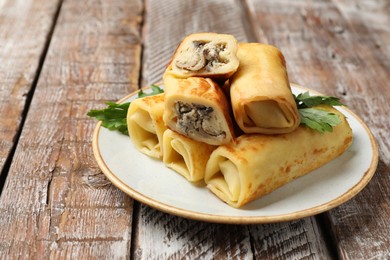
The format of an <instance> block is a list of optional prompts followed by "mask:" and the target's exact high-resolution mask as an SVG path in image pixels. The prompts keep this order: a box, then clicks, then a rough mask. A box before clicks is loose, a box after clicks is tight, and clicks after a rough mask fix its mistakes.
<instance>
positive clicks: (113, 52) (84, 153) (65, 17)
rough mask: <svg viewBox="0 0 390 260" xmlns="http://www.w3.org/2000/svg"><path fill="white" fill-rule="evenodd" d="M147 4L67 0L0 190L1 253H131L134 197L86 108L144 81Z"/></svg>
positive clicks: (58, 255)
mask: <svg viewBox="0 0 390 260" xmlns="http://www.w3.org/2000/svg"><path fill="white" fill-rule="evenodd" d="M142 10H143V9H142V3H141V2H140V1H131V2H130V1H120V0H118V1H113V2H108V1H75V0H68V1H65V2H64V3H63V5H62V8H61V11H60V15H59V18H58V21H57V23H56V26H55V30H54V33H53V36H52V39H51V43H50V46H49V50H48V53H47V56H46V59H45V61H44V64H43V68H42V72H41V74H40V77H39V81H38V83H37V87H36V90H35V93H34V97H33V99H32V102H31V106H30V110H29V113H28V115H27V118H26V121H25V124H24V128H23V132H22V134H21V136H20V139H19V143H18V146H17V149H16V152H15V156H14V158H13V162H12V165H11V167H10V171H9V173H8V178H7V182H6V183H5V186H4V190H3V193H2V196H1V198H0V255H1V256H2V257H5V258H10V259H15V258H18V257H19V256H22V257H23V258H33V259H34V258H35V259H41V258H48V257H52V258H74V259H85V258H104V259H110V258H127V257H128V256H129V255H130V251H129V248H130V244H131V222H132V206H133V201H132V200H131V199H130V198H129V197H128V196H126V195H124V194H123V193H122V192H120V191H119V190H118V189H116V188H115V187H113V186H112V185H111V184H110V183H109V182H108V181H107V180H106V179H105V177H104V176H103V174H102V173H101V172H100V170H99V169H98V168H97V165H96V163H95V160H94V158H93V155H92V148H91V136H92V132H93V129H94V127H95V124H96V122H95V121H93V120H92V119H90V118H87V116H86V113H87V111H89V110H90V109H92V108H98V107H99V106H100V107H102V106H103V103H104V102H105V101H109V100H111V101H115V100H118V99H119V98H121V97H123V96H124V95H126V94H128V93H129V92H131V91H133V90H135V89H137V88H138V73H139V70H140V59H141V42H140V39H141V36H140V25H141V19H142V17H141V14H142ZM40 15H43V16H44V15H46V14H45V13H40ZM35 26H36V25H35ZM36 44H39V42H37V43H36Z"/></svg>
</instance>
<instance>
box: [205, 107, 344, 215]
mask: <svg viewBox="0 0 390 260" xmlns="http://www.w3.org/2000/svg"><path fill="white" fill-rule="evenodd" d="M321 109H324V110H326V111H329V112H332V113H335V114H337V115H338V116H339V117H340V119H341V120H342V123H341V124H339V125H337V126H336V127H334V128H333V132H326V133H320V132H317V131H313V130H311V129H309V128H307V127H304V126H299V127H298V128H297V129H296V130H295V131H293V132H291V133H288V134H280V135H262V134H251V135H242V136H240V137H238V138H237V140H236V142H232V143H230V144H227V145H221V146H219V147H218V148H217V149H216V150H214V152H213V153H212V154H211V157H210V159H209V160H208V162H207V166H206V175H205V182H206V184H207V187H208V188H209V189H210V190H211V191H212V192H213V193H214V194H215V195H216V196H218V197H219V198H220V199H221V200H223V201H225V202H226V203H227V204H229V205H231V206H232V207H236V208H238V207H241V206H243V205H245V204H247V203H248V202H250V201H253V200H255V199H257V198H260V197H262V196H264V195H266V194H268V193H270V192H272V191H274V190H275V189H277V188H279V187H281V186H283V185H285V184H287V183H289V182H290V181H292V180H294V179H296V178H298V177H300V176H303V175H305V174H307V173H309V172H311V171H313V170H315V169H317V168H319V167H321V166H322V165H324V164H326V163H327V162H329V161H331V160H333V159H335V158H336V157H338V156H339V155H341V154H342V153H343V152H344V151H346V149H347V148H348V147H349V146H350V144H351V143H352V130H351V128H350V126H349V124H348V123H347V121H346V119H345V117H344V115H343V114H341V113H340V112H339V111H338V110H336V109H334V108H332V107H330V106H326V107H322V108H321Z"/></svg>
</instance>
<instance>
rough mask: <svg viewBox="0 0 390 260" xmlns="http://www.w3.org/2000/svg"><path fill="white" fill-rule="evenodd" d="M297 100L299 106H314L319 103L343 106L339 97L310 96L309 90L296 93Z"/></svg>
mask: <svg viewBox="0 0 390 260" xmlns="http://www.w3.org/2000/svg"><path fill="white" fill-rule="evenodd" d="M294 99H295V102H296V103H297V106H298V109H299V108H307V107H314V106H318V105H329V106H342V105H343V104H342V103H341V102H340V99H339V98H336V97H331V96H310V94H309V92H308V91H307V92H304V93H301V94H299V95H298V96H295V95H294Z"/></svg>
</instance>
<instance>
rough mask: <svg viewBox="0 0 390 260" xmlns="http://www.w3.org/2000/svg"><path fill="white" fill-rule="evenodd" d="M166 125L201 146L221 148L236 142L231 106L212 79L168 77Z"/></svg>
mask: <svg viewBox="0 0 390 260" xmlns="http://www.w3.org/2000/svg"><path fill="white" fill-rule="evenodd" d="M164 85H165V109H164V117H163V118H164V122H165V124H166V125H167V127H168V128H170V129H171V130H173V131H175V132H178V133H180V134H182V135H185V136H187V137H189V138H192V139H194V140H196V141H199V142H204V143H207V144H211V145H220V144H224V143H228V142H230V141H232V140H233V136H234V133H233V126H232V120H231V117H230V114H229V102H228V100H227V98H226V96H225V95H224V93H223V91H222V90H221V89H220V87H219V86H218V85H217V84H216V83H215V82H214V81H212V80H211V79H208V78H200V77H190V78H186V79H177V78H175V77H174V76H172V75H169V74H168V75H167V74H165V75H164Z"/></svg>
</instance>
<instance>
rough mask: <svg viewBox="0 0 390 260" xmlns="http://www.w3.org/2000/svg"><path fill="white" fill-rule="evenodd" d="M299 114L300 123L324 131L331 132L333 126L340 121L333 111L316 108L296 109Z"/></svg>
mask: <svg viewBox="0 0 390 260" xmlns="http://www.w3.org/2000/svg"><path fill="white" fill-rule="evenodd" d="M298 111H299V114H300V115H301V124H303V125H306V126H307V127H309V128H311V129H313V130H316V131H319V132H321V133H324V132H332V131H333V126H336V125H338V124H340V123H341V119H340V118H339V116H338V115H336V114H335V113H331V112H328V111H325V110H321V109H317V108H301V109H298Z"/></svg>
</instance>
